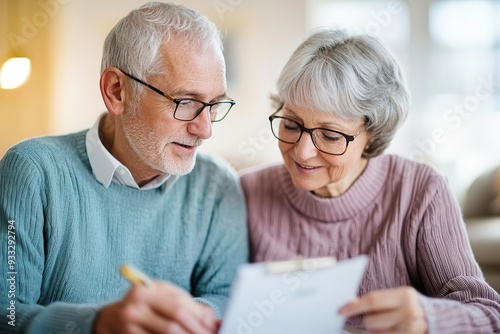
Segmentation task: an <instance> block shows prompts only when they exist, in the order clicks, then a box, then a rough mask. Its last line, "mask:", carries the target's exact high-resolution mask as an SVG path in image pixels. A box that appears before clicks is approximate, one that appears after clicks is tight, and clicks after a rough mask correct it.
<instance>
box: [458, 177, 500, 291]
mask: <svg viewBox="0 0 500 334" xmlns="http://www.w3.org/2000/svg"><path fill="white" fill-rule="evenodd" d="M462 211H463V215H464V221H465V225H466V228H467V233H468V235H469V239H470V243H471V247H472V251H473V252H474V256H475V257H476V260H477V262H478V263H479V266H480V267H481V269H482V270H483V273H484V276H485V279H486V281H487V282H488V283H489V284H490V285H491V286H492V287H493V288H494V289H495V290H496V291H497V292H499V293H500V167H499V168H496V169H493V170H490V171H488V172H486V173H484V174H482V175H480V176H479V177H478V178H477V179H476V180H474V182H473V183H472V184H471V185H470V187H469V189H468V190H467V193H466V196H465V200H464V203H463V205H462Z"/></svg>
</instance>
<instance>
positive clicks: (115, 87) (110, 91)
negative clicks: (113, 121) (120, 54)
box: [99, 67, 127, 116]
mask: <svg viewBox="0 0 500 334" xmlns="http://www.w3.org/2000/svg"><path fill="white" fill-rule="evenodd" d="M99 87H100V89H101V95H102V99H103V101H104V104H105V105H106V109H107V110H108V112H109V113H110V114H112V115H115V116H116V115H121V114H122V113H123V112H124V111H125V96H126V93H127V90H126V85H125V76H124V75H123V73H122V72H121V71H120V70H119V69H117V68H116V67H108V68H106V69H105V70H104V72H103V73H102V74H101V80H100V81H99Z"/></svg>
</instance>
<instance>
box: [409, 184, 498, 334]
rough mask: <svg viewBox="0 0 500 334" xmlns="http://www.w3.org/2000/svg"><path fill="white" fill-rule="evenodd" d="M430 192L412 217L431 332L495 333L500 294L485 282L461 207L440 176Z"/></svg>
mask: <svg viewBox="0 0 500 334" xmlns="http://www.w3.org/2000/svg"><path fill="white" fill-rule="evenodd" d="M428 189H429V191H427V193H426V195H425V196H423V198H422V205H421V206H419V209H418V210H419V212H417V213H416V214H415V216H414V217H419V219H421V220H420V224H419V225H420V228H419V232H418V236H417V245H416V246H417V267H418V268H417V270H418V273H419V277H420V280H421V282H422V285H423V286H424V288H425V290H426V291H425V292H424V293H425V294H426V295H427V296H421V297H420V301H421V303H422V305H423V307H424V309H425V311H426V316H427V320H428V323H429V333H440V334H446V333H450V334H451V333H498V332H500V296H499V295H498V294H497V293H496V292H495V291H494V290H493V289H492V288H491V287H490V286H489V285H488V284H487V283H486V282H485V281H484V278H483V275H482V273H481V270H480V268H479V266H478V265H477V263H476V261H475V259H474V256H473V254H472V250H471V247H470V244H469V241H468V238H467V234H466V230H465V225H464V222H463V220H462V217H461V214H460V209H459V206H458V204H457V202H456V201H455V200H454V198H453V196H452V195H451V191H450V190H449V189H448V186H447V184H446V181H445V180H444V179H443V178H441V177H432V178H431V181H430V182H429V184H428Z"/></svg>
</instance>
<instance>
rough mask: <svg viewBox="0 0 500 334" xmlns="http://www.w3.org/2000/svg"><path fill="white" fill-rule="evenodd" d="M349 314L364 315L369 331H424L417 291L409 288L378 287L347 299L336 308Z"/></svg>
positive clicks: (425, 326) (425, 329)
mask: <svg viewBox="0 0 500 334" xmlns="http://www.w3.org/2000/svg"><path fill="white" fill-rule="evenodd" d="M339 313H340V314H341V315H344V316H348V317H352V316H357V315H364V324H365V327H366V329H367V330H368V331H369V332H371V333H416V334H425V333H427V330H428V328H427V327H428V326H427V319H426V318H425V313H424V309H423V307H422V305H421V304H420V301H419V300H418V292H417V291H416V290H415V289H413V288H411V287H401V288H396V289H388V290H378V291H373V292H370V293H368V294H366V295H364V296H363V297H361V298H356V299H355V300H353V301H351V302H349V303H348V304H346V305H345V306H344V307H342V308H341V309H340V311H339Z"/></svg>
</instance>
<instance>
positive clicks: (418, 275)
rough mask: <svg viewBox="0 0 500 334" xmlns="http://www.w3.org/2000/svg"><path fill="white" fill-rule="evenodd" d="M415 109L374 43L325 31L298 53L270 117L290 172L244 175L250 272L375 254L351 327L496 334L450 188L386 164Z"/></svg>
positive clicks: (418, 170) (429, 172)
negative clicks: (264, 264)
mask: <svg viewBox="0 0 500 334" xmlns="http://www.w3.org/2000/svg"><path fill="white" fill-rule="evenodd" d="M409 99H410V98H409V94H408V90H407V88H406V86H405V83H404V80H403V77H402V75H401V71H400V69H399V67H398V65H397V63H396V62H395V60H394V59H393V57H392V56H391V55H390V54H389V52H388V51H387V50H386V49H385V48H384V47H383V46H382V45H381V43H380V42H378V41H377V40H376V39H375V38H373V37H370V36H367V35H362V34H360V35H356V34H350V33H348V32H347V31H345V30H323V31H320V32H317V33H315V34H314V35H312V36H311V37H310V38H309V39H307V40H306V41H305V42H304V43H303V44H302V45H301V46H299V48H298V49H297V50H296V51H295V53H294V54H293V55H292V57H291V59H290V60H289V61H288V63H287V64H286V65H285V68H284V69H283V71H282V73H281V75H280V77H279V80H278V94H277V96H276V100H277V101H278V103H279V107H278V109H277V111H276V112H275V113H274V114H272V116H270V117H269V120H270V122H271V128H272V131H273V133H274V135H275V136H276V138H277V139H278V140H279V148H280V150H281V154H282V155H283V160H284V165H278V166H271V167H266V168H264V169H259V170H252V171H246V172H243V173H242V176H241V182H242V186H243V189H244V191H245V194H246V198H247V205H248V211H249V226H250V233H251V245H252V257H253V261H267V260H283V259H289V258H292V257H294V256H296V255H298V254H300V255H302V256H304V257H318V256H335V257H336V258H337V259H339V260H342V259H348V258H352V257H354V256H357V255H360V254H366V255H368V257H369V259H370V261H369V264H368V266H367V269H366V273H365V276H364V278H363V280H362V283H361V285H360V290H359V295H360V297H359V298H357V299H355V300H353V301H351V302H350V303H348V304H347V305H346V306H344V307H343V308H342V309H341V310H340V311H339V312H340V313H341V314H343V315H345V316H347V317H348V319H347V323H346V324H347V325H348V326H351V327H356V328H365V329H367V330H369V331H373V332H384V333H396V332H397V333H402V332H411V333H492V332H495V333H499V332H500V296H499V295H498V294H497V293H496V292H495V291H494V290H493V289H492V288H491V287H490V286H489V285H488V284H487V283H486V282H485V280H484V278H483V275H482V273H481V270H480V268H479V267H478V265H477V263H476V261H475V260H474V256H473V254H472V251H471V248H470V245H469V242H468V239H467V235H466V231H465V228H464V223H463V220H462V216H461V213H460V208H459V207H458V205H457V201H456V200H455V199H454V197H453V195H452V193H451V191H450V189H449V187H448V185H447V183H446V180H445V179H444V178H443V176H441V175H440V174H438V173H437V172H436V171H435V170H433V169H432V168H431V167H429V166H426V165H424V164H420V163H417V162H414V161H410V160H407V159H404V158H402V157H398V156H394V155H386V154H383V152H384V150H385V149H386V148H387V146H388V145H389V143H390V141H391V140H392V138H393V136H394V134H395V132H396V130H397V128H398V127H399V125H401V123H402V122H403V121H404V120H405V118H406V116H407V113H408V109H409ZM332 312H333V310H332Z"/></svg>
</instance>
